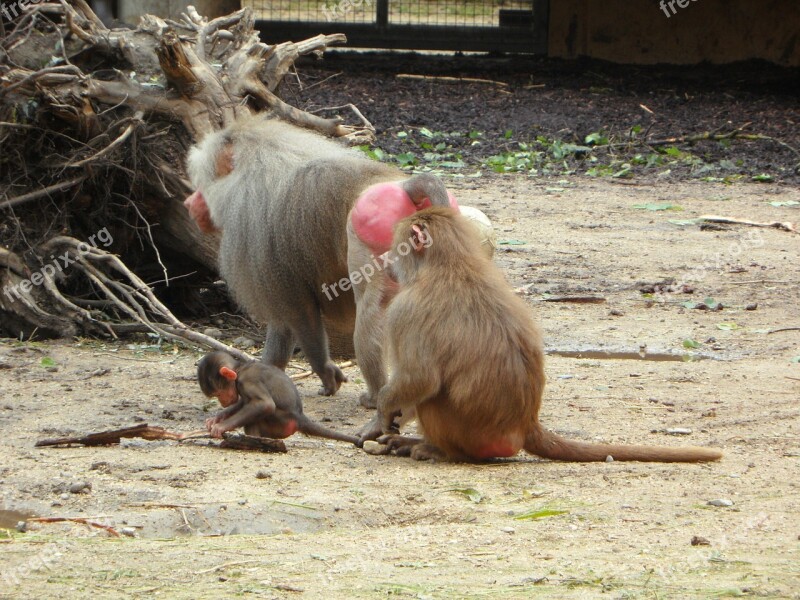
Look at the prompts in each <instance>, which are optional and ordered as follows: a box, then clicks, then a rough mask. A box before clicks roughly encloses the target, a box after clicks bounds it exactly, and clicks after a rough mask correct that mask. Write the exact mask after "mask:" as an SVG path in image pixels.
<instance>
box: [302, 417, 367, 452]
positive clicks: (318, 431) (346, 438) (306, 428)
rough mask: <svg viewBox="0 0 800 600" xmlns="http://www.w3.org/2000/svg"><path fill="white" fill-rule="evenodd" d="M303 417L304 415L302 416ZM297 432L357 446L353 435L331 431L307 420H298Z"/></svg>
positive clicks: (356, 440)
mask: <svg viewBox="0 0 800 600" xmlns="http://www.w3.org/2000/svg"><path fill="white" fill-rule="evenodd" d="M304 416H305V415H304ZM298 425H299V426H300V427H299V428H298V431H300V432H301V433H305V434H306V435H313V436H316V437H322V438H328V439H329V440H339V441H340V442H349V443H351V444H353V445H356V444H358V438H357V437H356V436H354V435H348V434H346V433H339V432H338V431H334V430H333V429H328V428H327V427H323V426H322V425H320V424H319V423H315V422H314V421H312V420H311V419H309V418H305V419H302V420H301V419H298Z"/></svg>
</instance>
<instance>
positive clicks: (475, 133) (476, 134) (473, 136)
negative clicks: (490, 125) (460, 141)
mask: <svg viewBox="0 0 800 600" xmlns="http://www.w3.org/2000/svg"><path fill="white" fill-rule="evenodd" d="M467 137H469V139H471V140H477V139H478V138H479V137H483V134H482V133H481V132H480V131H470V132H469V133H468V134H467Z"/></svg>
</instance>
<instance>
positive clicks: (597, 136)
mask: <svg viewBox="0 0 800 600" xmlns="http://www.w3.org/2000/svg"><path fill="white" fill-rule="evenodd" d="M583 141H584V142H585V143H586V144H591V145H593V146H605V145H606V144H608V136H607V135H606V134H604V133H602V132H600V131H595V132H594V133H590V134H589V135H587V136H586V138H585V139H584V140H583Z"/></svg>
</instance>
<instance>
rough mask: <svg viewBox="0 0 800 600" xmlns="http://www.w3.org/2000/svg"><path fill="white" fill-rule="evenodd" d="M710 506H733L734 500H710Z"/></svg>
mask: <svg viewBox="0 0 800 600" xmlns="http://www.w3.org/2000/svg"><path fill="white" fill-rule="evenodd" d="M708 505H709V506H733V500H728V499H726V498H718V499H717V500H709V501H708Z"/></svg>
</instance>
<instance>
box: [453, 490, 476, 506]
mask: <svg viewBox="0 0 800 600" xmlns="http://www.w3.org/2000/svg"><path fill="white" fill-rule="evenodd" d="M447 491H448V492H456V493H458V494H462V495H463V496H465V497H466V498H468V499H469V500H470V501H471V502H474V503H475V504H478V503H479V502H480V501H481V500H483V494H481V493H480V492H479V491H478V490H476V489H475V488H453V489H451V490H447Z"/></svg>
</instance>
